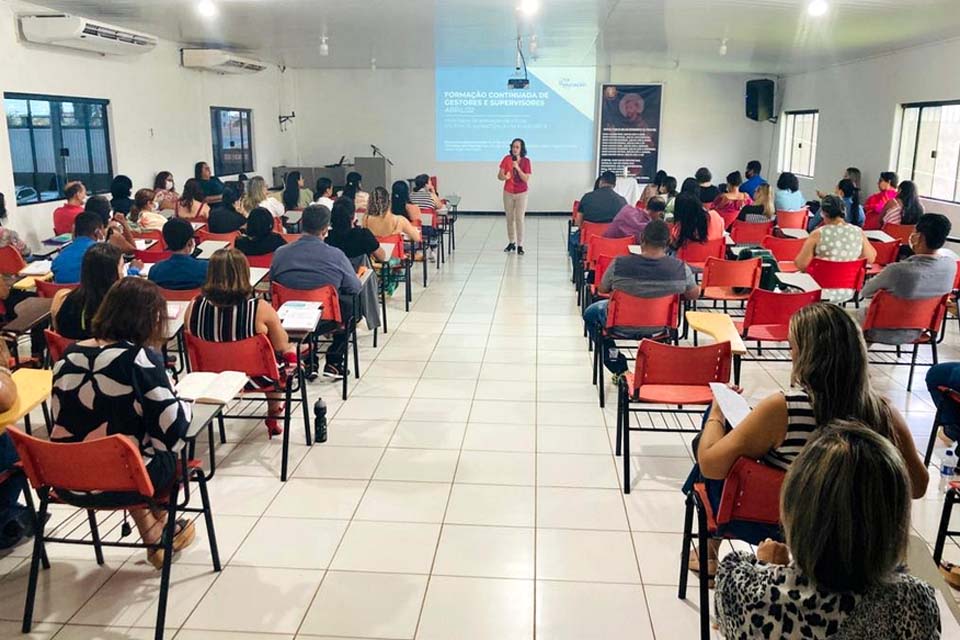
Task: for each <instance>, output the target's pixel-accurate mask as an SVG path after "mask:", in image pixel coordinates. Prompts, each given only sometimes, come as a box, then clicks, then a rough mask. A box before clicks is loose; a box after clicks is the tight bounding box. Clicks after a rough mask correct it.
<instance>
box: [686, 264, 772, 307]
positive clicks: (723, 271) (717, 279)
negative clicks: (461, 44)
mask: <svg viewBox="0 0 960 640" xmlns="http://www.w3.org/2000/svg"><path fill="white" fill-rule="evenodd" d="M762 271H763V265H762V263H761V261H760V258H751V259H750V260H721V259H719V258H707V262H706V265H704V268H703V278H702V280H701V282H700V299H701V300H713V301H718V300H719V301H721V302H723V311H724V313H726V311H727V302H729V301H731V300H746V299H747V298H749V297H750V291H747V292H745V293H740V292H738V291H737V289H750V290H751V291H752V290H753V289H756V288H757V287H758V286H759V285H760V274H761V273H762Z"/></svg>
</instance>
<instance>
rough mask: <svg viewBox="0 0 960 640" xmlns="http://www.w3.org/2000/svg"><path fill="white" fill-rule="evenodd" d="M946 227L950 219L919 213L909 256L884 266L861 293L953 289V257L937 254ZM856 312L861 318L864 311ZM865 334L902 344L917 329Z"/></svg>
mask: <svg viewBox="0 0 960 640" xmlns="http://www.w3.org/2000/svg"><path fill="white" fill-rule="evenodd" d="M950 226H951V225H950V220H948V219H947V217H946V216H944V215H941V214H939V213H925V214H923V215H922V216H920V220H919V222H917V230H916V231H915V232H914V233H912V234H911V235H910V249H911V250H912V251H913V255H912V256H910V257H909V258H907V259H905V260H902V261H900V262H894V263H893V264H888V265H887V266H886V267H884V268H883V271H881V272H880V273H879V274H877V275H876V276H874V277H873V278H870V280H868V281H867V283H866V284H865V285H864V287H863V291H862V292H861V295H862V296H863V297H864V298H870V297H872V296H873V295H874V294H876V293H877V292H878V291H887V292H888V293H890V294H892V295H894V296H896V297H898V298H901V299H904V300H920V299H924V298H936V297H938V296H942V295H943V294H945V293H950V292H951V291H953V281H954V278H955V277H956V275H957V260H956V258H948V257H946V256H940V255H938V253H937V251H939V249H940V247H942V246H943V245H944V244H946V242H947V236H948V235H950ZM860 313H861V318H863V317H865V316H866V310H861V312H860ZM866 335H867V340H869V341H871V342H883V343H886V344H904V343H908V342H913V341H914V340H916V339H917V338H918V337H919V336H920V332H919V331H916V330H913V329H905V330H893V329H873V330H871V331H870V332H868V333H867V334H866Z"/></svg>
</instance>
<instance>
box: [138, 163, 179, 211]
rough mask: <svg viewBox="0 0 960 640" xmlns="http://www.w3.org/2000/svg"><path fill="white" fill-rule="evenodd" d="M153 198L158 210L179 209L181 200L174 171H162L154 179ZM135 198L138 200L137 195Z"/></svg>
mask: <svg viewBox="0 0 960 640" xmlns="http://www.w3.org/2000/svg"><path fill="white" fill-rule="evenodd" d="M137 193H139V191H138V192H137ZM153 198H154V203H155V205H156V210H157V211H164V210H172V211H176V210H177V201H178V200H180V194H179V193H177V190H176V186H175V185H174V182H173V174H172V173H170V172H169V171H161V172H160V173H158V174H157V178H156V179H155V180H154V181H153ZM134 200H136V197H134Z"/></svg>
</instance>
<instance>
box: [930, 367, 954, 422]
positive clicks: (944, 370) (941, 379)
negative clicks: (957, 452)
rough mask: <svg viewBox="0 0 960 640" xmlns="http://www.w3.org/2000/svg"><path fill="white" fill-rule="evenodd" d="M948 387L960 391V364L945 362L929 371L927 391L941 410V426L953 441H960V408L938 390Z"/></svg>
mask: <svg viewBox="0 0 960 640" xmlns="http://www.w3.org/2000/svg"><path fill="white" fill-rule="evenodd" d="M937 387H948V388H950V389H956V390H958V391H960V362H943V363H941V364H938V365H936V366H933V367H930V369H929V370H928V371H927V390H928V391H929V392H930V397H931V398H933V403H934V404H935V405H937V409H939V410H940V424H941V425H942V426H943V432H944V433H945V434H946V435H947V437H948V438H950V439H951V440H954V441H957V440H960V407H958V406H957V405H956V403H954V402H953V401H952V400H948V399H947V398H946V396H945V395H944V394H943V393H941V392H940V391H938V390H937Z"/></svg>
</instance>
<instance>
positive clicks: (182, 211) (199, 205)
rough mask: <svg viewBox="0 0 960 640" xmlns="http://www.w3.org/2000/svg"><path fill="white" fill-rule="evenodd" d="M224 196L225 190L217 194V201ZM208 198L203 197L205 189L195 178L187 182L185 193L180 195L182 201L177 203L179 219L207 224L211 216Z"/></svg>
mask: <svg viewBox="0 0 960 640" xmlns="http://www.w3.org/2000/svg"><path fill="white" fill-rule="evenodd" d="M222 195H223V189H220V190H219V191H218V192H217V196H216V198H215V199H216V200H219V199H220V198H221V197H222ZM206 198H207V196H204V195H203V189H202V188H201V187H200V181H198V180H195V179H193V178H191V179H189V180H187V181H186V182H185V183H184V185H183V193H182V194H180V200H179V202H178V203H177V217H178V218H182V219H183V220H194V221H196V222H206V221H207V218H208V217H209V216H210V205H209V204H207V202H206Z"/></svg>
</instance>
